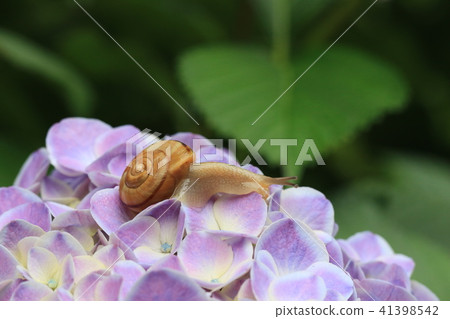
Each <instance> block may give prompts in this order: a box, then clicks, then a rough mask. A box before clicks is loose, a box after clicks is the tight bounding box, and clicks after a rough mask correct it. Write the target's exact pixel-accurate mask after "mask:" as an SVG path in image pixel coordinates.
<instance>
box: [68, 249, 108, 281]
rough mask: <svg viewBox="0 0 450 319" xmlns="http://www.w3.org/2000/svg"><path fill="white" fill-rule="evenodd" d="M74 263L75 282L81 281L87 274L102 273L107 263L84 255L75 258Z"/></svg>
mask: <svg viewBox="0 0 450 319" xmlns="http://www.w3.org/2000/svg"><path fill="white" fill-rule="evenodd" d="M73 263H74V269H75V271H74V279H75V282H78V283H79V282H80V280H81V279H83V278H84V277H85V276H87V275H89V274H91V273H94V272H97V271H100V272H101V273H102V272H103V271H104V270H105V265H104V264H103V263H102V262H101V261H99V260H98V259H96V258H94V257H92V256H88V255H84V256H77V257H74V258H73Z"/></svg>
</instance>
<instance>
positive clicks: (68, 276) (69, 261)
mask: <svg viewBox="0 0 450 319" xmlns="http://www.w3.org/2000/svg"><path fill="white" fill-rule="evenodd" d="M61 269H62V273H61V278H60V283H59V285H58V287H60V288H62V289H64V290H70V289H72V286H73V284H74V282H75V265H74V262H73V258H72V256H71V255H67V256H66V258H64V259H63V261H62V264H61Z"/></svg>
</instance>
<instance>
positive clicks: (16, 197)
mask: <svg viewBox="0 0 450 319" xmlns="http://www.w3.org/2000/svg"><path fill="white" fill-rule="evenodd" d="M41 202H42V200H41V199H40V198H39V197H38V196H37V195H36V194H35V193H33V192H31V191H29V190H27V189H24V188H20V187H16V186H11V187H1V188H0V216H1V215H2V214H3V213H4V212H6V211H8V210H10V209H11V208H14V207H17V206H19V205H22V204H29V203H41Z"/></svg>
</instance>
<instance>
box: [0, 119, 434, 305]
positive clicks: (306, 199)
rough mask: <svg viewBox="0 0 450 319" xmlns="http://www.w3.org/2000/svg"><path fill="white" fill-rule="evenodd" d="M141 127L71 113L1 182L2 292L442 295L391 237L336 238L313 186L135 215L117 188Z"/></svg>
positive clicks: (33, 295) (206, 296)
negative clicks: (420, 277)
mask: <svg viewBox="0 0 450 319" xmlns="http://www.w3.org/2000/svg"><path fill="white" fill-rule="evenodd" d="M138 133H139V130H138V129H137V128H136V127H133V126H129V125H127V126H121V127H116V128H112V127H111V126H109V125H107V124H105V123H103V122H101V121H99V120H95V119H84V118H68V119H65V120H62V121H61V122H59V123H57V124H55V125H53V126H52V127H51V128H50V130H49V132H48V135H47V138H46V148H42V149H39V150H37V151H36V152H34V153H33V154H31V155H30V157H29V158H28V159H27V161H26V162H25V164H24V165H23V167H22V169H21V171H20V173H19V174H18V176H17V178H16V180H15V182H14V185H13V186H11V187H4V188H0V300H437V297H436V296H435V295H434V294H433V293H432V292H431V291H430V290H429V289H428V288H426V287H425V286H424V285H422V284H420V283H418V282H416V281H414V280H411V279H410V277H411V273H412V271H413V268H414V262H413V260H412V259H411V258H409V257H407V256H404V255H400V254H395V253H394V252H393V250H392V249H391V247H390V246H389V244H388V243H387V242H386V241H385V240H384V239H383V238H381V237H380V236H378V235H376V234H373V233H371V232H362V233H358V234H356V235H354V236H352V237H350V238H348V239H346V240H337V239H335V235H336V232H337V225H336V224H335V222H334V211H333V206H332V204H331V203H330V201H329V200H328V199H327V198H326V197H325V196H324V195H323V194H322V193H320V192H319V191H317V190H314V189H312V188H308V187H297V188H289V189H282V188H281V187H278V186H277V187H272V188H271V195H270V197H269V198H268V199H267V200H266V199H264V198H262V197H261V195H259V194H257V193H250V194H247V195H240V196H238V195H230V194H216V195H215V196H213V197H212V198H211V199H210V200H209V202H208V203H207V204H206V205H205V207H202V208H201V209H198V208H194V207H187V206H185V205H184V204H182V203H181V202H179V201H178V200H177V199H175V198H173V199H167V200H164V201H162V202H159V203H157V204H154V205H152V206H150V207H148V208H147V209H145V210H143V211H142V212H140V213H139V214H138V215H137V216H134V215H132V214H130V212H129V211H128V209H127V207H125V206H124V205H123V203H122V202H121V200H120V198H119V190H118V186H117V185H118V183H119V180H120V177H121V175H122V173H123V171H124V169H125V168H126V165H127V156H126V142H127V140H128V139H129V138H131V137H132V136H135V135H136V134H138ZM166 138H167V139H175V140H179V141H181V142H183V143H185V144H186V145H192V141H193V139H194V138H197V139H198V138H201V139H204V138H203V137H201V136H199V135H194V134H191V133H178V134H175V135H173V136H170V137H166ZM207 143H208V141H207V140H206V139H205V143H204V144H207ZM210 146H211V148H212V149H213V148H214V146H213V144H212V143H210ZM219 152H222V155H224V156H228V157H229V158H228V159H227V161H228V162H229V163H233V164H234V165H239V164H238V163H237V161H236V159H235V158H233V155H232V154H230V153H229V152H227V151H226V150H219ZM198 157H199V158H200V159H201V160H205V158H204V157H201V154H198ZM50 165H51V166H52V167H53V168H52V169H51V170H50V173H48V171H49V168H50ZM244 168H245V169H248V170H251V171H253V172H257V173H261V172H260V171H259V170H258V169H257V168H256V167H253V166H251V165H246V166H244Z"/></svg>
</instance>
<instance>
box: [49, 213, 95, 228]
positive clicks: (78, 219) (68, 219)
mask: <svg viewBox="0 0 450 319" xmlns="http://www.w3.org/2000/svg"><path fill="white" fill-rule="evenodd" d="M69 226H81V227H85V228H86V230H89V231H91V232H92V231H95V230H96V229H97V223H96V222H95V220H94V219H93V218H92V215H91V212H90V211H89V210H87V209H76V210H72V211H68V212H65V213H62V214H60V215H58V216H56V217H55V218H54V219H53V221H52V229H55V230H57V229H62V228H65V227H69Z"/></svg>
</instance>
